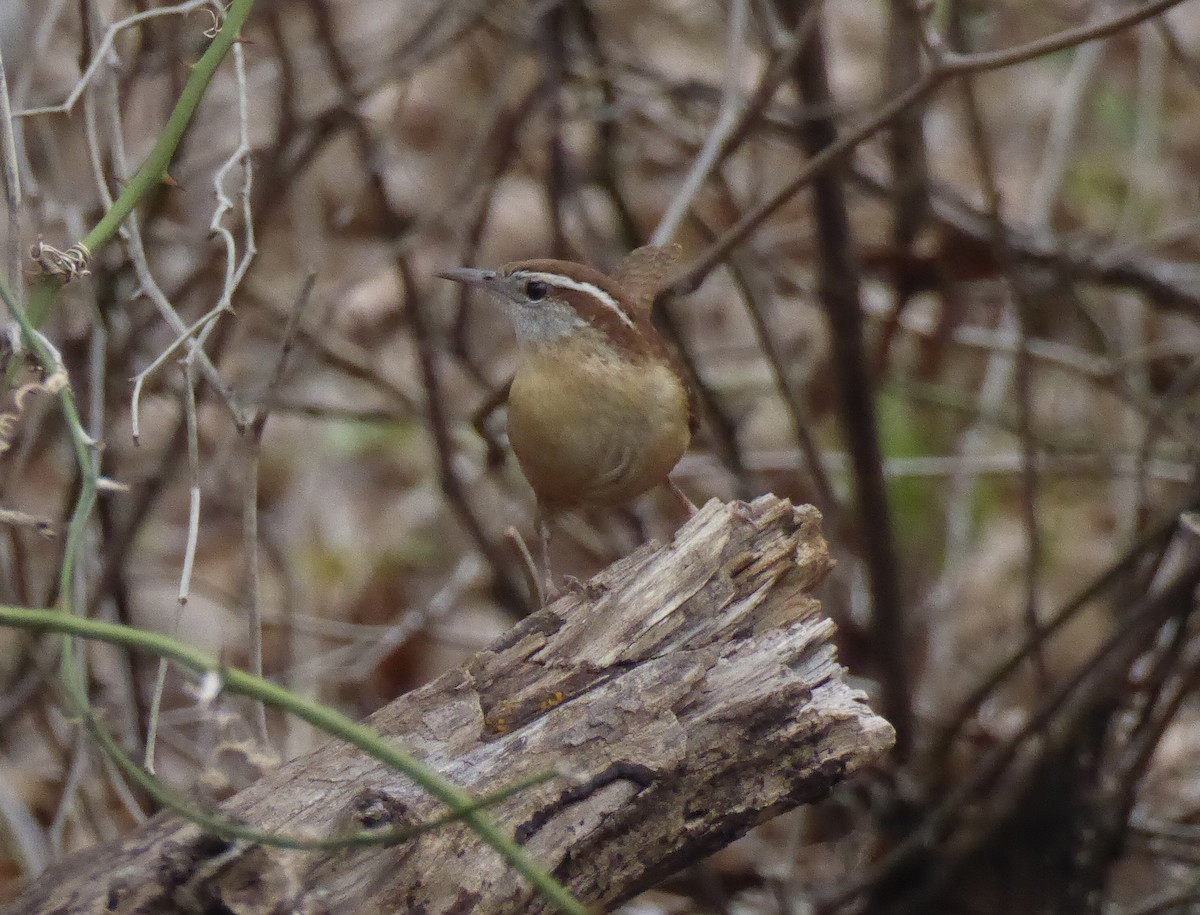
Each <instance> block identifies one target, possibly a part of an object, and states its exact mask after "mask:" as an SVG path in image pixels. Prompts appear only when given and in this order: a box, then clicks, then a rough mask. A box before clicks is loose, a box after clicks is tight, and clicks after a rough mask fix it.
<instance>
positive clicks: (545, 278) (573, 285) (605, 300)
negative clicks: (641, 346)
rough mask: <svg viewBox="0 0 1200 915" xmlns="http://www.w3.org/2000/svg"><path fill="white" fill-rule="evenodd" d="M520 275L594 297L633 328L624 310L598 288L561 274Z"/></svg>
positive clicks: (529, 273) (533, 273) (523, 272)
mask: <svg viewBox="0 0 1200 915" xmlns="http://www.w3.org/2000/svg"><path fill="white" fill-rule="evenodd" d="M521 275H522V276H524V277H528V278H529V279H531V280H540V281H541V282H543V283H549V284H550V285H551V286H561V287H562V288H563V289H574V290H575V291H576V292H586V293H587V294H588V295H591V296H593V297H595V299H596V300H597V301H598V302H600V304H601V305H603V306H604V307H605V308H607V309H608V310H609V311H611V312H613V314H615V315H616V316H617V317H618V318H620V319H621V320H622V321H624V322H625V324H626V326H628V327H633V326H634V323H633V318H631V317H629V315H627V314H625V309H623V308H622V307H621V306H620V305H618V304H617V300H616V299H614V298H613V297H612V296H611V295H609V294H608V293H607V292H605V291H604V290H603V289H601V288H600V287H599V286H593V285H592V284H591V283H584V282H581V281H579V280H573V279H571V278H570V277H569V276H563V275H562V274H561V273H536V272H534V271H532V270H522V271H521Z"/></svg>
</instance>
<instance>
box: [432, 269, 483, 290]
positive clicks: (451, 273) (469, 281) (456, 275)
mask: <svg viewBox="0 0 1200 915" xmlns="http://www.w3.org/2000/svg"><path fill="white" fill-rule="evenodd" d="M438 276H440V277H441V278H442V279H444V280H454V282H456V283H462V284H463V285H464V286H481V287H483V288H485V289H486V288H487V287H489V286H491V285H492V284H493V283H494V282H495V281H496V271H495V270H477V269H475V268H474V267H452V268H451V269H449V270H439V271H438Z"/></svg>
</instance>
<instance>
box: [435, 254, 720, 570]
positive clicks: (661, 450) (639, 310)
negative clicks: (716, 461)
mask: <svg viewBox="0 0 1200 915" xmlns="http://www.w3.org/2000/svg"><path fill="white" fill-rule="evenodd" d="M680 252H681V249H680V248H679V246H678V245H670V246H658V245H647V246H644V247H641V248H637V249H635V250H634V251H632V252H630V254H628V255H627V256H626V258H625V259H624V261H622V263H621V264H620V266H619V267H618V268H617V269H616V270H615V271H614V273H613V275H612V276H608V275H605V274H604V273H603V272H601V271H600V270H597V269H595V268H593V267H589V266H587V265H585V264H581V263H576V262H574V261H565V260H553V259H534V260H521V261H514V262H513V263H509V264H505V265H504V266H502V267H500V268H498V269H495V270H483V269H477V268H468V267H457V268H453V269H448V270H442V271H439V273H438V276H440V277H442V278H443V279H447V280H453V281H455V282H457V283H462V284H464V285H466V286H469V287H474V288H478V289H481V290H484V291H485V292H486V293H488V294H489V295H490V297H491V298H492V299H493V300H494V301H495V302H496V303H497V304H498V305H499V306H500V307H501V308H502V309H503V310H504V312H505V313H506V314H507V316H508V318H509V319H510V321H511V323H512V326H513V329H514V331H515V333H516V338H517V344H518V358H517V367H516V371H515V373H514V375H513V380H512V385H511V387H510V389H509V394H508V439H509V443H510V445H511V447H512V450H513V452H514V453H515V454H516V457H517V463H518V464H519V465H520V467H521V470H522V472H523V474H524V476H525V479H526V480H527V481H528V482H529V485H530V487H531V488H532V489H533V492H534V495H535V497H536V499H537V508H538V511H537V518H538V522H537V526H538V532H539V535H540V538H541V544H542V563H543V566H544V570H543V571H544V574H545V576H546V588H547V591H548V592H549V593H553V592H554V583H553V576H552V574H551V571H550V562H549V540H550V527H549V525H550V520H551V519H552V518H553V517H555V516H556V515H558V514H559V513H562V512H567V511H571V510H575V509H580V508H588V507H613V506H617V505H620V504H622V503H624V502H627V501H629V500H632V499H634V498H636V497H637V496H640V495H642V494H643V493H646V492H648V491H649V490H651V489H653V488H655V487H657V486H659V485H663V486H665V487H666V488H667V489H668V490H669V491H670V492H671V493H672V494H673V495H674V496H675V497H676V498H677V499H679V501H680V503H681V504H682V505H683V506H684V507H685V509H686V510H687V511H688V513H689V515H690V514H692V513H694V512H695V510H696V509H695V506H694V505H693V504H692V503H691V500H689V499H688V498H687V496H686V495H685V494H684V493H683V491H682V490H680V489H679V487H678V486H677V485H676V484H675V483H674V481H672V480H671V479H670V476H669V474H670V473H671V471H672V470H673V469H674V468H675V465H676V464H678V463H679V460H680V458H681V457H682V456H683V454H684V452H685V451H686V450H687V448H688V445H689V444H690V442H691V438H692V435H693V434H694V433H695V431H696V425H697V421H696V414H697V411H696V403H695V398H694V396H693V393H692V390H691V387H690V386H689V385H688V383H687V380H686V379H685V377H684V375H683V373H682V372H681V370H680V368H679V365H678V363H677V361H676V359H675V357H674V354H673V353H672V352H671V350H670V349H669V348H668V346H667V344H666V342H665V341H664V340H663V339H662V337H661V335H660V334H659V332H658V330H657V329H656V328H655V327H654V325H653V323H652V322H651V319H650V310H651V304H652V302H653V299H654V295H655V293H657V292H658V291H659V290H660V289H661V288H662V285H663V283H664V280H665V278H666V276H667V275H668V273H669V271H670V270H671V268H672V267H673V266H674V264H675V263H676V261H677V260H678V258H679V255H680Z"/></svg>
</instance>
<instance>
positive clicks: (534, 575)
mask: <svg viewBox="0 0 1200 915" xmlns="http://www.w3.org/2000/svg"><path fill="white" fill-rule="evenodd" d="M504 536H505V538H506V539H507V540H508V542H509V543H511V544H512V545H513V550H514V552H516V554H517V558H518V559H520V560H521V573H522V575H524V576H525V587H526V588H528V589H529V595H530V597H531V598H532V599H533V600H534V601H536V602H537V608H538V609H539V610H540V609H541V608H542V607H544V606H546V592H545V591H543V590H542V580H541V578H540V577H539V573H538V567H537V563H536V562H534V561H533V555H532V554H531V553H530V552H529V547H527V546H526V545H525V538H524V537H522V536H521V532H520V531H519V530H517V529H516V528H515V527H512V526H511V525H510V526H509V527H508V528H507V529H506V530H505V531H504Z"/></svg>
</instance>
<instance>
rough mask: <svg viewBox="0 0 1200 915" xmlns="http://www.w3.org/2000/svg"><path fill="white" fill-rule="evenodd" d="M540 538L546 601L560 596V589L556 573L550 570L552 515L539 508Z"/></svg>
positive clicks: (538, 526) (538, 527) (538, 525)
mask: <svg viewBox="0 0 1200 915" xmlns="http://www.w3.org/2000/svg"><path fill="white" fill-rule="evenodd" d="M537 529H538V538H539V539H540V540H541V542H542V572H543V573H544V574H545V576H546V583H545V585H544V588H543V591H544V593H545V596H546V600H549V599H550V598H552V597H557V596H558V588H557V587H555V585H554V572H553V571H552V570H551V568H550V513H549V512H547V511H546V509H544V508H543V507H542V506H540V505H539V506H538V513H537Z"/></svg>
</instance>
